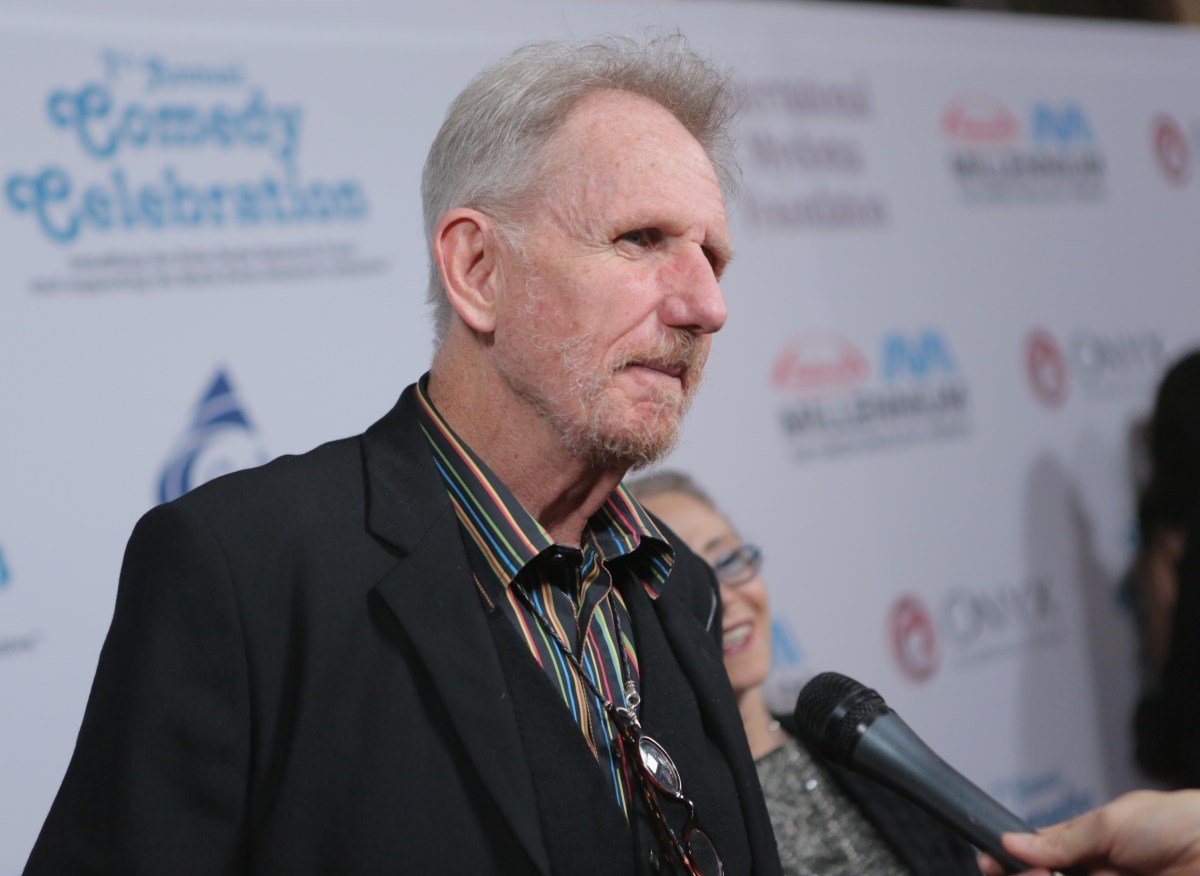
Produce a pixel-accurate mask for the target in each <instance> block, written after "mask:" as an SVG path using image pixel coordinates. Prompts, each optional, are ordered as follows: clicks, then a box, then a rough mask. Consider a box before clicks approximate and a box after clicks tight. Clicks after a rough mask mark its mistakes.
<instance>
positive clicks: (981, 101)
mask: <svg viewBox="0 0 1200 876" xmlns="http://www.w3.org/2000/svg"><path fill="white" fill-rule="evenodd" d="M1022 118H1023V119H1024V123H1022ZM940 127H941V130H942V136H943V137H944V138H945V140H946V142H947V143H948V144H949V146H950V149H949V151H948V154H947V159H948V166H949V169H950V174H951V176H952V177H953V178H954V180H955V181H956V182H957V183H958V186H959V191H960V192H961V194H962V196H963V198H964V199H965V200H966V201H968V202H969V203H1015V202H1029V203H1031V202H1041V201H1091V200H1096V199H1098V198H1100V197H1102V196H1103V194H1104V183H1105V175H1106V162H1105V158H1104V153H1103V152H1102V151H1101V149H1100V147H1099V145H1098V143H1097V138H1096V133H1095V131H1094V130H1093V128H1092V124H1091V121H1090V120H1089V118H1088V116H1087V113H1086V112H1084V109H1083V107H1082V106H1080V105H1079V104H1078V103H1076V102H1075V101H1070V100H1067V101H1062V102H1050V101H1034V102H1032V103H1030V104H1029V105H1028V107H1027V108H1026V110H1025V113H1024V115H1023V116H1018V114H1017V113H1015V112H1014V111H1013V110H1012V109H1010V108H1009V106H1008V105H1006V104H1005V103H1004V102H1003V101H1001V100H1000V99H999V98H996V97H994V96H992V95H990V94H985V93H983V92H978V91H972V92H966V93H963V94H960V95H958V96H957V97H955V98H953V99H952V100H951V101H950V102H949V103H948V104H947V105H946V107H945V109H944V110H943V111H942V115H941V118H940Z"/></svg>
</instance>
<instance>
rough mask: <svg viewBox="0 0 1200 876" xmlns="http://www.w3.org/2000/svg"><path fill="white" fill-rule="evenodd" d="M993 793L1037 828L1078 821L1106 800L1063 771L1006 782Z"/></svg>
mask: <svg viewBox="0 0 1200 876" xmlns="http://www.w3.org/2000/svg"><path fill="white" fill-rule="evenodd" d="M990 792H991V794H992V796H993V797H995V798H996V799H997V800H999V801H1000V802H1001V803H1003V804H1005V805H1006V806H1007V807H1008V808H1009V809H1011V810H1012V811H1013V812H1015V813H1017V815H1019V816H1020V817H1021V818H1022V819H1023V820H1024V821H1025V822H1026V823H1027V824H1028V825H1029V826H1030V827H1035V828H1040V827H1046V826H1048V825H1051V824H1057V823H1058V822H1060V821H1066V820H1068V819H1071V818H1074V817H1075V816H1076V815H1079V814H1080V813H1083V812H1086V811H1087V810H1089V809H1093V808H1095V807H1096V806H1098V805H1100V803H1102V802H1103V800H1104V799H1105V798H1104V796H1102V795H1101V794H1100V793H1099V792H1098V790H1097V789H1095V788H1087V787H1083V786H1080V785H1079V784H1077V783H1076V782H1073V781H1071V780H1070V779H1068V778H1067V777H1066V776H1065V775H1063V772H1062V770H1061V769H1059V768H1054V769H1049V770H1044V771H1042V772H1038V773H1025V774H1022V775H1018V776H1014V777H1012V778H1008V779H1002V780H1001V781H998V782H995V783H994V784H993V785H992V787H991V788H990Z"/></svg>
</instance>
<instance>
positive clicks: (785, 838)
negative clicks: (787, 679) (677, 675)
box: [628, 472, 979, 876]
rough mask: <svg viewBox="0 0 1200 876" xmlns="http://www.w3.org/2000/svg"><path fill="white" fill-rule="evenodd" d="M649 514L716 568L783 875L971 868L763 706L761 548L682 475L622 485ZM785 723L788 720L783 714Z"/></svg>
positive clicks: (907, 808)
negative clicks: (820, 754) (820, 755)
mask: <svg viewBox="0 0 1200 876" xmlns="http://www.w3.org/2000/svg"><path fill="white" fill-rule="evenodd" d="M628 486H629V487H630V489H631V490H632V491H633V494H634V496H636V497H637V499H638V501H639V502H641V503H642V505H643V506H644V507H645V508H646V510H648V511H649V512H650V513H651V514H654V515H656V516H657V517H659V518H661V519H662V520H663V521H664V522H665V523H666V524H667V526H668V527H669V528H671V529H673V530H674V531H675V533H676V534H677V535H678V536H679V537H680V538H681V539H682V540H683V541H684V542H685V543H687V545H688V546H689V547H691V548H692V550H694V551H695V552H696V553H698V554H699V555H700V556H701V557H703V558H704V559H706V560H707V561H708V562H709V563H710V564H711V565H712V567H713V570H714V571H715V572H716V575H717V581H718V582H719V583H720V585H721V587H720V589H721V603H722V608H723V614H724V618H723V623H722V628H723V629H722V631H723V637H724V658H725V669H726V671H727V672H728V673H729V680H730V683H731V684H732V686H733V692H734V695H735V696H736V697H737V702H738V709H739V711H740V712H741V715H742V723H743V724H744V725H745V728H746V738H747V739H748V740H749V742H750V753H751V754H752V755H753V756H754V761H755V765H756V767H757V770H758V778H759V782H760V783H761V784H762V788H763V794H764V796H765V797H766V801H767V809H768V811H769V812H770V815H771V825H772V827H773V828H774V829H775V839H776V842H777V843H778V845H779V857H780V860H781V861H782V863H783V870H784V872H785V873H787V874H789V876H809V874H820V876H852V874H853V876H859V874H867V873H869V874H872V876H895V874H933V873H936V874H939V876H942V874H945V876H953V874H958V873H962V874H967V873H969V874H978V872H979V869H978V867H977V866H976V863H975V853H974V851H973V850H972V849H971V847H970V846H969V845H967V844H966V843H965V842H963V841H962V840H960V839H958V837H956V836H955V835H954V834H952V833H950V832H949V831H948V830H946V829H945V828H943V827H942V826H941V825H940V824H938V823H937V822H936V821H934V820H933V819H932V818H930V817H929V816H928V815H926V814H925V813H924V812H922V811H921V810H919V809H918V808H917V807H915V806H913V805H912V804H910V803H909V802H908V801H906V800H903V799H901V798H900V797H898V796H896V795H895V794H893V793H892V792H890V791H888V790H886V789H884V788H881V787H879V786H878V785H875V784H874V783H872V782H869V781H867V780H866V779H863V778H860V777H859V776H856V775H854V774H853V773H850V772H848V771H846V770H844V769H842V768H840V767H838V766H836V765H833V764H827V763H825V762H823V761H820V760H819V759H818V758H817V757H815V756H814V755H813V753H811V752H810V751H809V750H808V749H807V748H806V747H805V746H804V745H803V744H802V743H800V742H799V741H798V740H797V739H796V738H795V737H794V735H793V734H792V733H791V732H789V730H791V729H792V728H790V727H788V728H785V727H784V726H783V725H782V724H781V722H780V721H779V720H776V719H775V718H773V717H772V716H771V714H770V713H769V712H768V711H767V706H766V701H765V699H764V697H763V682H764V681H765V680H766V677H767V671H768V670H769V669H770V663H771V615H770V610H769V607H768V601H767V588H766V585H765V584H764V583H763V581H762V579H761V578H760V577H759V568H760V567H761V564H762V554H761V552H760V551H759V549H758V547H756V546H755V545H752V544H747V543H746V542H744V541H743V540H742V538H741V537H740V536H739V535H738V534H737V531H736V530H735V529H734V528H733V526H732V525H731V524H730V523H729V521H728V520H727V519H726V518H725V516H724V515H723V514H721V512H720V511H718V510H717V508H716V506H715V505H714V504H713V502H712V501H711V500H710V499H709V498H708V496H707V495H706V494H705V493H704V492H703V491H702V490H701V489H700V488H699V487H698V486H696V484H695V483H693V482H692V480H691V479H690V478H688V477H687V476H686V475H683V474H679V473H677V472H662V473H659V474H654V475H650V476H649V477H645V478H641V479H639V480H637V481H634V482H633V483H631V484H629V485H628ZM783 720H785V721H789V722H790V719H783Z"/></svg>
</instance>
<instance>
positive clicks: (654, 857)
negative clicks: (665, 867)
mask: <svg viewBox="0 0 1200 876" xmlns="http://www.w3.org/2000/svg"><path fill="white" fill-rule="evenodd" d="M661 867H662V862H661V861H659V860H658V850H657V849H651V850H650V869H651V870H653V871H654V872H655V873H657V872H658V871H659V869H660V868H661Z"/></svg>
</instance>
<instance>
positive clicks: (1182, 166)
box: [1150, 113, 1192, 186]
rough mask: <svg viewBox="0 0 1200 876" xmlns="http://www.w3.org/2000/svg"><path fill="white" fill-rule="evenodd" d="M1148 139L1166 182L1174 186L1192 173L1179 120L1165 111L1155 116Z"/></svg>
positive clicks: (1187, 149)
mask: <svg viewBox="0 0 1200 876" xmlns="http://www.w3.org/2000/svg"><path fill="white" fill-rule="evenodd" d="M1150 141H1151V145H1152V147H1153V151H1154V158H1155V160H1156V161H1157V163H1158V169H1159V170H1160V171H1161V172H1162V175H1163V177H1164V178H1165V179H1166V180H1167V182H1169V183H1170V184H1171V185H1174V186H1181V185H1183V184H1184V183H1186V182H1187V181H1188V179H1189V178H1190V177H1191V175H1192V166H1191V165H1192V158H1191V150H1190V148H1189V146H1188V138H1187V135H1186V134H1185V133H1184V132H1183V128H1182V127H1181V126H1180V124H1179V122H1177V121H1176V120H1175V118H1174V117H1173V116H1170V115H1168V114H1167V113H1160V114H1159V115H1157V116H1155V118H1154V120H1153V121H1152V122H1151V123H1150Z"/></svg>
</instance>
